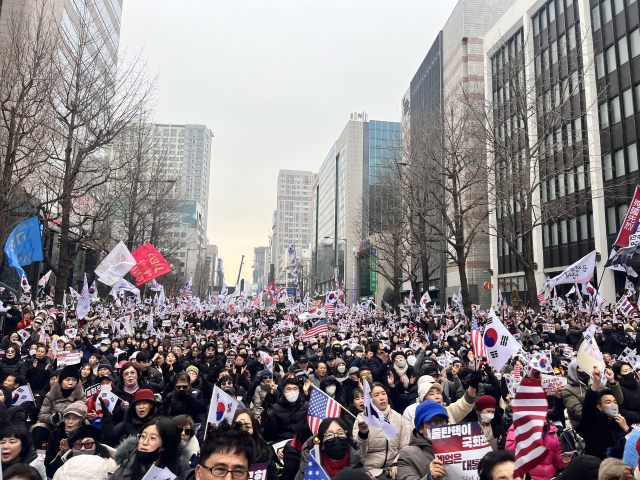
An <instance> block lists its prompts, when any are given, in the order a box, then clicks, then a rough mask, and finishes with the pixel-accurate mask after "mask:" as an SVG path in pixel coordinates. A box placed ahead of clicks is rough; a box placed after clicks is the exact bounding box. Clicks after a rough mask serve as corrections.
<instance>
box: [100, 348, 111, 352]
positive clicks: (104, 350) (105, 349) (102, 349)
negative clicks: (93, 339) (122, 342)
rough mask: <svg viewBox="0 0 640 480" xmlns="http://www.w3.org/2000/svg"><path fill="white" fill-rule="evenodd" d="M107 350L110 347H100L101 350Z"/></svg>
mask: <svg viewBox="0 0 640 480" xmlns="http://www.w3.org/2000/svg"><path fill="white" fill-rule="evenodd" d="M107 350H109V347H100V351H101V352H106V351H107Z"/></svg>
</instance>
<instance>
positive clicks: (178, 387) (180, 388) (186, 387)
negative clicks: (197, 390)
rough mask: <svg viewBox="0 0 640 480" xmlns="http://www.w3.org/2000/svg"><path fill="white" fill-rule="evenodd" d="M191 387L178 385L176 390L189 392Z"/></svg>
mask: <svg viewBox="0 0 640 480" xmlns="http://www.w3.org/2000/svg"><path fill="white" fill-rule="evenodd" d="M188 388H189V385H176V390H187V389H188Z"/></svg>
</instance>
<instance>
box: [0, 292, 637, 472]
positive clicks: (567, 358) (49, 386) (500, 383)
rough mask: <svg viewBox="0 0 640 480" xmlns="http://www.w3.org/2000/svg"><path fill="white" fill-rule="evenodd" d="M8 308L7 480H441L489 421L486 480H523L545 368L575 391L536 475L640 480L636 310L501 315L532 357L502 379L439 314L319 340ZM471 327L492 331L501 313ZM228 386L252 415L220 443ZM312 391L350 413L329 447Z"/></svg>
mask: <svg viewBox="0 0 640 480" xmlns="http://www.w3.org/2000/svg"><path fill="white" fill-rule="evenodd" d="M5 310H6V311H5V312H4V314H3V315H4V328H5V333H6V335H5V336H4V337H3V338H2V341H1V346H0V350H2V351H3V355H2V358H1V359H0V383H1V384H2V386H1V387H0V400H1V401H0V450H1V459H2V471H3V478H4V480H12V479H28V480H46V479H47V478H49V479H54V480H63V479H64V480H67V479H68V480H107V479H110V480H142V479H143V478H144V476H145V475H146V473H147V472H148V471H149V470H150V469H151V468H152V467H153V466H155V467H158V468H160V469H164V468H166V469H167V470H169V471H170V472H171V473H172V474H173V475H175V476H178V477H179V478H180V479H181V480H182V479H188V480H192V479H193V478H195V479H196V480H214V477H215V478H226V479H229V478H233V479H234V480H243V479H245V478H247V477H248V476H249V474H250V473H249V469H250V467H251V466H252V465H256V464H264V465H265V468H266V476H267V480H277V479H278V478H279V479H281V480H304V479H305V472H306V471H307V467H308V465H309V463H310V456H311V455H313V457H314V458H315V460H316V461H317V462H318V464H319V465H321V466H322V468H323V469H324V471H326V473H327V475H328V477H329V478H332V479H338V480H341V479H360V478H361V479H370V480H371V479H374V478H375V479H379V480H397V479H401V480H405V479H406V480H428V479H430V480H440V479H442V478H444V477H445V476H446V475H447V470H448V469H449V468H450V466H449V465H448V464H447V463H446V462H443V461H442V460H441V459H439V458H437V457H436V455H435V453H434V448H433V443H432V436H431V432H432V430H431V429H432V427H435V426H441V425H447V424H459V423H464V422H477V423H478V424H479V425H480V427H481V429H482V432H483V433H484V435H485V436H486V441H487V444H488V445H489V446H490V450H491V451H490V452H489V453H487V454H486V455H485V456H484V457H483V458H482V459H481V460H480V462H479V464H478V465H477V472H478V478H480V479H482V480H491V479H493V480H497V479H501V480H502V479H507V480H508V479H513V478H514V461H515V452H516V449H517V436H518V433H519V432H518V431H517V429H516V428H515V426H514V421H513V409H512V407H513V400H514V393H516V391H515V390H514V389H513V388H512V387H513V386H512V385H510V381H509V380H510V379H514V378H518V377H519V376H522V377H526V376H530V377H534V378H537V377H539V376H540V372H539V371H537V370H536V369H531V368H530V365H529V360H528V359H529V358H530V356H531V355H532V354H535V353H537V352H546V353H547V354H548V355H549V356H550V361H551V362H552V367H553V372H554V373H553V374H554V375H556V376H560V377H563V378H565V379H566V385H563V383H562V382H560V383H558V384H557V386H556V387H555V390H554V391H553V392H551V393H552V395H550V396H548V397H547V400H548V413H547V417H546V421H545V422H544V426H543V433H542V439H541V440H540V441H541V443H542V445H543V446H544V447H545V453H544V455H543V456H542V460H541V461H540V462H539V463H538V464H537V465H536V466H535V468H533V469H532V470H531V471H530V472H527V474H526V475H527V476H528V477H530V478H532V479H534V480H550V479H552V478H561V479H563V480H570V479H574V478H575V479H581V480H585V479H587V478H593V479H596V478H597V479H614V478H615V479H618V478H620V479H622V478H625V479H632V478H636V479H640V471H639V470H638V451H639V450H640V429H636V428H634V425H636V424H640V383H638V379H639V377H638V370H640V363H635V361H634V359H635V356H634V354H635V352H637V351H640V348H638V347H640V345H639V344H638V343H639V342H640V336H636V333H637V332H640V328H639V327H638V323H637V322H638V321H640V313H638V312H637V311H634V312H633V313H632V314H631V315H630V316H625V315H622V314H620V313H615V312H611V311H610V310H609V309H608V308H604V309H602V310H600V309H598V310H599V311H598V313H597V315H596V314H595V312H593V311H589V310H587V311H581V310H580V309H578V308H577V307H576V308H575V309H574V308H573V306H571V305H569V306H567V307H566V308H561V309H558V308H553V307H551V306H546V307H543V310H542V312H541V313H539V314H536V313H534V312H532V311H514V310H513V309H511V308H506V309H503V310H502V312H501V314H500V318H501V321H502V323H503V324H504V326H505V327H506V328H507V329H508V330H509V331H510V333H511V334H512V335H514V336H516V337H517V338H518V341H519V342H520V344H521V345H522V351H521V352H518V354H517V355H514V356H512V357H511V358H510V359H509V361H508V362H507V364H506V365H505V366H504V367H503V368H501V369H500V370H499V371H497V370H496V369H494V368H493V367H492V366H491V364H490V362H489V361H487V359H486V358H484V357H479V358H476V357H475V356H474V352H473V348H472V346H471V345H472V342H471V336H470V333H471V332H470V330H471V321H470V320H469V319H467V318H466V317H465V316H462V315H460V314H450V312H449V311H447V312H439V311H438V310H436V309H432V310H430V311H429V310H427V311H412V312H403V313H402V314H401V315H400V316H398V315H395V314H394V313H391V312H388V311H384V310H380V309H376V308H374V306H372V305H367V306H355V307H353V308H346V307H343V308H338V309H337V311H336V312H335V314H333V315H331V316H330V317H329V318H327V319H326V322H327V325H328V333H327V334H320V335H317V336H310V335H305V331H306V330H308V329H309V327H310V326H311V324H312V322H313V321H315V320H312V321H310V322H306V323H305V322H301V321H300V320H299V319H298V318H297V316H296V315H294V314H293V313H291V312H290V311H289V310H288V309H286V308H274V307H268V308H257V307H252V308H246V309H245V308H242V309H235V310H234V311H233V312H229V311H228V310H227V311H223V310H221V309H217V308H216V307H211V308H203V307H202V306H200V308H196V307H194V306H193V305H192V304H191V303H189V302H188V301H186V302H180V303H177V304H176V305H174V306H173V307H172V308H171V309H170V311H169V312H168V313H167V314H166V316H165V317H164V318H160V317H159V316H155V317H153V316H152V317H151V318H152V319H151V321H150V320H149V318H150V314H149V306H148V305H144V304H140V305H137V306H134V307H132V308H131V310H130V311H128V310H126V309H123V308H121V307H120V308H118V307H115V306H113V305H107V304H104V305H103V304H102V303H95V304H93V308H92V310H91V311H90V312H89V314H88V315H87V316H86V317H84V319H83V320H81V321H79V320H78V319H77V318H76V317H75V315H74V311H73V308H68V309H67V310H66V311H63V309H61V308H53V307H52V306H46V307H45V306H44V305H42V306H39V307H36V308H35V309H34V308H33V307H32V306H30V305H28V304H22V305H13V306H11V307H10V308H8V309H5ZM127 315H128V316H127ZM475 316H476V320H477V322H478V324H479V325H480V327H482V325H483V323H484V321H485V319H486V316H487V312H476V314H475ZM549 325H552V326H553V328H552V329H549ZM592 325H595V328H596V335H595V341H596V343H597V345H598V347H599V349H600V351H601V352H602V354H603V356H604V361H605V365H606V368H604V369H602V370H601V369H600V368H598V367H594V368H593V369H592V370H591V371H585V370H583V369H582V368H581V367H580V366H578V363H577V361H576V358H575V352H577V351H578V349H579V347H580V345H581V344H582V342H584V341H585V337H584V333H585V332H586V331H587V329H588V328H589V327H590V326H592ZM551 330H552V331H551ZM631 350H635V351H634V352H633V354H630V353H629V352H630V351H631ZM69 352H72V353H77V355H75V356H74V355H62V354H63V353H64V354H66V353H69ZM261 352H262V353H265V354H267V355H268V356H269V357H270V358H271V359H272V362H271V363H272V364H271V365H270V368H267V367H266V366H265V360H264V355H261V354H260V353H261ZM71 358H73V359H74V360H72V361H70V359H71ZM638 358H639V359H640V357H638ZM365 383H366V385H365ZM25 386H28V388H27V389H25ZM215 387H218V388H219V389H221V390H222V391H224V392H225V393H227V394H228V395H230V396H231V397H233V398H235V399H237V401H238V402H239V404H240V405H239V407H238V408H237V409H236V411H235V414H234V415H233V420H232V421H231V422H223V423H221V424H220V425H218V426H217V427H215V428H214V427H211V426H209V425H207V423H208V418H209V416H208V414H209V409H210V405H211V400H212V396H213V393H214V389H215ZM314 389H319V390H321V391H322V392H323V393H324V394H325V395H326V396H328V397H330V398H331V399H333V400H335V401H336V402H338V403H339V404H340V405H341V406H342V409H341V414H340V416H339V417H336V418H325V419H324V420H322V422H321V423H320V425H319V427H318V429H317V433H315V434H314V433H313V432H312V430H311V427H310V424H309V422H308V419H307V416H308V412H309V401H310V397H311V395H312V392H313V390H314ZM25 390H26V392H28V393H27V396H28V398H29V399H28V400H27V401H20V400H19V399H20V398H21V395H23V394H24V392H25ZM366 391H370V395H371V402H372V403H373V405H374V406H375V407H376V409H377V411H378V412H380V413H381V415H383V416H384V417H385V421H386V422H388V423H390V424H392V425H393V426H394V427H395V431H396V433H395V434H394V435H393V436H391V437H390V438H388V437H387V435H385V432H384V431H383V428H381V427H377V426H373V425H371V424H370V423H368V422H367V421H366V412H365V411H364V410H365V403H366V399H365V392H366ZM105 392H106V393H110V394H112V395H111V396H109V395H103V394H104V393H105ZM516 394H517V393H516ZM108 399H111V400H108ZM307 478H308V477H307ZM447 478H452V477H451V476H449V477H447Z"/></svg>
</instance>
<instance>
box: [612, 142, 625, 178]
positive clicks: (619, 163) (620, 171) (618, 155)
mask: <svg viewBox="0 0 640 480" xmlns="http://www.w3.org/2000/svg"><path fill="white" fill-rule="evenodd" d="M613 158H614V161H615V163H616V177H621V176H623V175H624V174H625V168H624V150H623V149H622V148H621V149H620V150H616V151H615V152H614V154H613Z"/></svg>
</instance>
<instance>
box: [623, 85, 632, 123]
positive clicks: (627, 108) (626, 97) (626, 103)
mask: <svg viewBox="0 0 640 480" xmlns="http://www.w3.org/2000/svg"><path fill="white" fill-rule="evenodd" d="M622 105H623V108H624V118H628V117H630V116H631V115H633V94H632V93H631V89H630V88H629V89H627V90H625V91H624V92H622Z"/></svg>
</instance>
